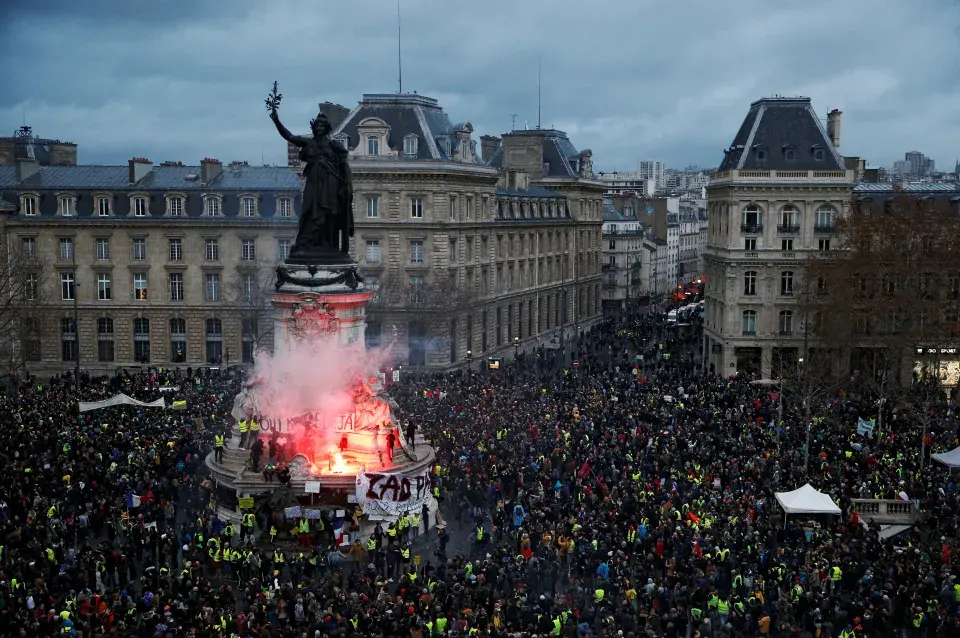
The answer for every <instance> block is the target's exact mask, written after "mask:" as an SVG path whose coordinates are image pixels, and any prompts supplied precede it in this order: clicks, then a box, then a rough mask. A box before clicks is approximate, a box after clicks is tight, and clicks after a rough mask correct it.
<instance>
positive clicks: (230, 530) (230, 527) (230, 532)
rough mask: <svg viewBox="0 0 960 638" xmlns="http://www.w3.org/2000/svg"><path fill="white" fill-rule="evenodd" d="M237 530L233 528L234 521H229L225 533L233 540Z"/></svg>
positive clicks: (224, 529)
mask: <svg viewBox="0 0 960 638" xmlns="http://www.w3.org/2000/svg"><path fill="white" fill-rule="evenodd" d="M235 533H236V532H235V531H234V529H233V523H227V526H226V527H224V528H223V535H224V536H226V537H227V540H228V541H229V540H231V539H232V538H233V535H234V534H235Z"/></svg>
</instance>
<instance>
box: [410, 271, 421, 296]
mask: <svg viewBox="0 0 960 638" xmlns="http://www.w3.org/2000/svg"><path fill="white" fill-rule="evenodd" d="M410 303H423V275H410Z"/></svg>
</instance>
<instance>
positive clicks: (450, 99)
mask: <svg viewBox="0 0 960 638" xmlns="http://www.w3.org/2000/svg"><path fill="white" fill-rule="evenodd" d="M401 7H402V33H403V39H402V55H403V89H404V90H405V91H413V90H416V91H417V92H419V93H421V94H423V95H429V96H432V97H435V98H438V99H439V100H440V102H441V104H442V106H443V107H444V108H445V109H446V111H447V112H448V114H449V115H450V117H451V119H453V120H454V121H458V120H467V121H470V122H471V123H472V124H473V125H474V129H475V131H476V135H477V137H479V135H481V134H500V133H502V132H505V131H508V130H509V129H510V126H511V113H516V114H517V127H518V128H522V127H523V123H524V122H529V124H530V125H531V126H534V125H535V124H536V120H537V58H538V57H540V58H541V60H542V120H541V122H542V124H543V126H545V127H546V126H554V127H556V128H559V129H562V130H565V131H566V132H567V133H568V134H569V135H570V137H571V139H572V141H573V143H574V145H575V146H577V147H578V148H580V149H583V148H590V149H592V150H593V153H594V164H595V168H597V169H598V170H613V169H618V170H629V169H631V168H633V167H634V166H635V164H636V161H637V160H638V159H650V158H655V159H663V160H666V161H667V163H668V165H669V166H673V167H678V168H683V167H685V166H687V165H690V164H699V165H701V166H715V165H717V164H719V162H720V160H721V159H722V156H723V153H722V149H723V148H725V147H726V146H728V145H729V144H730V141H731V140H732V139H733V136H734V134H735V133H736V130H737V128H738V127H739V125H740V122H741V121H742V119H743V116H744V115H745V113H746V111H747V109H748V107H749V104H750V102H751V101H753V100H755V99H757V98H759V97H762V96H769V95H773V94H780V95H805V96H809V97H811V98H812V99H813V103H814V108H815V109H816V110H817V112H818V113H820V114H821V116H825V114H826V113H827V111H828V110H829V109H832V108H839V109H842V110H843V112H844V114H843V127H842V147H841V151H842V152H843V153H845V154H848V155H859V156H861V157H865V158H867V160H868V162H870V163H871V164H872V165H884V166H887V165H890V164H892V162H893V161H894V160H896V159H902V158H903V153H904V152H905V151H908V150H912V149H917V150H920V151H923V152H924V153H926V154H927V155H929V156H932V157H933V158H934V159H936V161H937V166H938V168H950V169H952V167H953V164H954V161H955V158H956V156H957V155H958V154H960V144H958V143H957V142H958V141H960V123H958V118H957V115H956V114H957V113H958V112H960V83H958V82H957V76H958V67H957V64H958V63H957V60H958V59H960V56H958V53H960V45H958V34H960V29H958V26H960V3H958V2H957V1H956V0H832V1H829V2H828V1H820V0H807V1H806V2H802V3H787V2H770V1H769V0H723V1H717V0H670V1H667V0H656V1H653V0H595V1H594V2H583V1H582V0H576V1H572V0H484V1H483V2H451V1H450V0H401ZM0 77H2V78H3V80H4V88H3V90H0V133H2V134H9V133H8V132H10V131H13V130H14V129H15V128H17V127H19V126H20V125H21V124H22V123H23V121H24V117H25V118H26V122H27V124H29V125H31V126H32V127H33V128H34V131H35V132H36V133H37V134H38V135H42V136H45V137H52V138H59V139H63V140H70V141H74V142H76V143H78V144H79V146H80V148H79V159H80V161H81V162H82V163H100V164H117V163H123V162H125V161H126V160H127V159H129V158H130V157H132V156H145V157H148V158H150V159H152V160H154V161H157V162H159V161H163V160H180V161H183V162H185V163H191V164H196V163H198V162H199V160H200V159H201V158H203V157H207V156H212V157H217V158H219V159H221V160H223V161H230V160H248V161H250V162H252V163H260V159H261V153H262V156H263V158H264V160H265V161H266V162H267V163H278V164H279V163H284V162H285V161H286V159H285V147H284V144H283V143H282V141H281V140H280V138H279V137H278V136H277V135H276V132H275V131H274V130H273V128H272V126H271V125H270V122H269V120H268V119H267V117H266V111H265V108H264V104H263V100H264V98H265V96H266V94H267V91H268V90H269V88H270V86H271V84H272V82H273V80H275V79H276V80H278V81H279V82H280V90H281V92H282V93H283V95H284V100H283V105H282V107H281V115H282V118H283V120H284V121H285V123H286V124H287V125H288V127H289V128H291V129H293V130H303V129H306V127H307V124H308V121H309V119H310V118H311V117H313V116H315V115H316V110H317V103H318V102H320V101H322V100H330V101H332V102H337V103H340V104H343V105H345V106H350V107H352V106H354V105H355V104H356V103H357V102H358V101H359V100H360V98H361V95H362V94H363V93H375V92H395V91H397V88H398V86H397V5H396V1H395V0H257V1H254V0H182V1H181V0H176V1H168V0H145V1H141V0H116V1H114V0H81V1H77V0H0Z"/></svg>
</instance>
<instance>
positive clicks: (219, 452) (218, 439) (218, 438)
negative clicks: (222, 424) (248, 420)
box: [213, 434, 223, 463]
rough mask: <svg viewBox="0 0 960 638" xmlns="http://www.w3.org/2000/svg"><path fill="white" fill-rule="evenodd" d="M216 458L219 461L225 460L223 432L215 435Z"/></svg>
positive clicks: (214, 451)
mask: <svg viewBox="0 0 960 638" xmlns="http://www.w3.org/2000/svg"><path fill="white" fill-rule="evenodd" d="M213 453H214V457H213V458H214V460H215V461H216V462H217V463H222V462H223V434H217V435H215V436H214V437H213Z"/></svg>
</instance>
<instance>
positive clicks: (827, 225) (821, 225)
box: [813, 206, 836, 233]
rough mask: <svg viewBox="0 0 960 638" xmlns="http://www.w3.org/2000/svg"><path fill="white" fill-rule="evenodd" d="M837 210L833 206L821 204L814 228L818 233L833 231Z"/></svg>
mask: <svg viewBox="0 0 960 638" xmlns="http://www.w3.org/2000/svg"><path fill="white" fill-rule="evenodd" d="M835 212H836V211H835V210H834V208H833V207H832V206H821V207H820V208H819V209H817V218H816V223H815V224H814V226H813V230H814V231H815V232H818V233H829V232H830V231H832V230H833V217H834V213H835Z"/></svg>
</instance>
